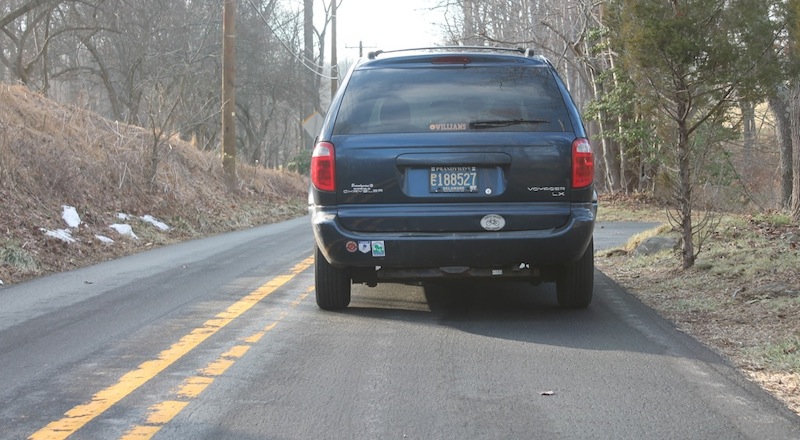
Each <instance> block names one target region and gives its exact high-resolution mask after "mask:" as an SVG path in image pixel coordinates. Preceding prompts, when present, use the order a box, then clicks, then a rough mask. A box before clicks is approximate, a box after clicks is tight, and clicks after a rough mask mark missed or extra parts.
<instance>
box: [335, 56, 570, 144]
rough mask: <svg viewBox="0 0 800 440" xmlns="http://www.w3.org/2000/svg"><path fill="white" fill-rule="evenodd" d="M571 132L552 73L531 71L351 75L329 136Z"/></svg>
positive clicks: (376, 71)
mask: <svg viewBox="0 0 800 440" xmlns="http://www.w3.org/2000/svg"><path fill="white" fill-rule="evenodd" d="M452 131H550V132H564V131H572V123H571V122H570V119H569V113H568V111H567V107H566V104H565V102H564V99H563V97H562V96H561V93H560V91H559V89H558V86H557V84H556V81H555V79H554V77H553V74H552V73H551V72H550V70H549V69H548V68H543V67H536V66H527V67H520V66H490V67H468V68H463V67H459V68H403V69H392V68H382V69H367V70H358V71H355V72H353V75H352V77H351V79H350V81H349V83H348V86H347V90H346V91H345V94H344V99H343V101H342V106H341V108H340V110H339V114H338V115H337V118H336V122H335V125H334V134H339V135H344V134H367V133H421V132H452Z"/></svg>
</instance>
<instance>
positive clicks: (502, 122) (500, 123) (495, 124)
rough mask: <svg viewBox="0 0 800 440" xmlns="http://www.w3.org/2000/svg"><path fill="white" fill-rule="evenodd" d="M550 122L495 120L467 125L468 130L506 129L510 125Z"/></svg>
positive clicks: (544, 122) (473, 122)
mask: <svg viewBox="0 0 800 440" xmlns="http://www.w3.org/2000/svg"><path fill="white" fill-rule="evenodd" d="M549 123H550V121H544V120H541V119H496V120H485V121H472V122H470V123H469V128H495V127H508V126H511V125H521V124H549Z"/></svg>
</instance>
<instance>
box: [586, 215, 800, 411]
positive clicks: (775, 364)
mask: <svg viewBox="0 0 800 440" xmlns="http://www.w3.org/2000/svg"><path fill="white" fill-rule="evenodd" d="M601 206H602V203H601ZM637 206H638V205H637ZM615 209H618V210H624V207H621V206H617V207H616V208H615ZM656 233H661V234H664V233H670V232H669V228H660V230H659V231H654V232H652V233H651V235H652V234H656ZM646 235H647V234H644V236H646ZM642 238H643V237H638V238H634V239H632V242H630V243H629V244H628V245H627V246H626V247H625V249H623V250H616V251H615V252H604V253H602V254H598V256H597V258H596V264H597V267H598V268H599V269H600V270H602V271H603V272H604V273H606V274H607V275H609V276H610V277H612V278H614V279H615V280H616V281H617V283H619V284H620V285H622V286H623V287H625V288H626V289H627V290H629V291H630V292H631V293H633V294H634V295H636V296H637V297H639V298H640V299H641V300H642V301H643V302H645V303H646V304H647V305H649V306H650V307H652V308H653V309H655V310H657V311H658V312H659V313H660V314H661V315H662V316H664V317H665V318H667V319H669V320H671V321H673V322H674V323H675V324H676V325H677V326H678V328H680V329H681V330H683V331H685V332H686V333H688V334H691V335H692V336H694V337H695V338H697V339H698V340H700V341H701V342H703V343H705V344H706V345H708V346H709V347H711V348H712V349H714V350H715V351H717V352H718V353H720V354H721V355H723V356H725V357H726V358H728V359H729V360H730V361H731V363H732V364H733V365H735V366H736V367H737V368H739V369H741V370H742V371H743V372H744V373H745V374H746V375H747V376H748V377H750V378H751V379H752V380H754V381H756V382H758V383H759V384H760V385H761V386H762V387H763V388H765V389H766V390H768V391H770V392H772V393H773V394H774V395H775V396H777V397H778V398H779V399H780V400H782V401H783V402H785V403H786V405H787V406H788V407H789V408H791V409H792V410H793V411H795V412H796V413H798V414H800V227H798V226H797V225H791V224H790V223H789V222H788V220H787V219H786V217H785V216H781V215H761V216H746V215H729V216H723V220H722V223H721V224H720V226H719V227H718V228H717V230H716V232H715V233H714V235H713V238H712V239H711V240H709V241H708V242H707V243H706V247H705V248H704V250H703V252H701V254H700V255H699V257H698V260H697V262H696V264H695V266H694V267H693V268H692V269H690V270H686V271H684V270H681V269H680V259H679V256H677V255H675V254H674V253H672V252H663V253H660V254H657V255H653V256H648V257H634V256H632V254H631V253H630V251H631V250H632V249H633V248H634V247H635V244H636V241H637V240H640V239H642Z"/></svg>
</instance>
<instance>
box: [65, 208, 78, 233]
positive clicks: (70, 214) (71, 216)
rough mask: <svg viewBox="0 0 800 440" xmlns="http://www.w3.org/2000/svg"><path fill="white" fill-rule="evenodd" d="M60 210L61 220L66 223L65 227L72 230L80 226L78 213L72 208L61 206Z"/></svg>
mask: <svg viewBox="0 0 800 440" xmlns="http://www.w3.org/2000/svg"><path fill="white" fill-rule="evenodd" d="M61 209H62V211H61V218H63V219H64V222H66V223H67V226H69V227H70V228H73V229H74V228H77V227H78V226H80V225H81V217H80V216H79V215H78V211H77V210H75V208H74V207H72V206H69V205H62V206H61Z"/></svg>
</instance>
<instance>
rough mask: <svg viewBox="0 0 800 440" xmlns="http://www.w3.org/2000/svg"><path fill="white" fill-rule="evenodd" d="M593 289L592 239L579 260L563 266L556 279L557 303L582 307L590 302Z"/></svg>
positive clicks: (564, 305)
mask: <svg viewBox="0 0 800 440" xmlns="http://www.w3.org/2000/svg"><path fill="white" fill-rule="evenodd" d="M593 291H594V240H592V241H590V242H589V246H588V247H587V248H586V251H585V252H584V253H583V256H582V257H581V258H580V260H578V261H576V262H575V263H572V264H569V265H567V266H565V267H564V268H563V270H562V271H561V274H560V276H559V278H558V280H557V281H556V294H557V296H558V304H559V305H561V306H562V307H569V308H573V309H582V308H585V307H588V306H589V303H591V302H592V292H593Z"/></svg>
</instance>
